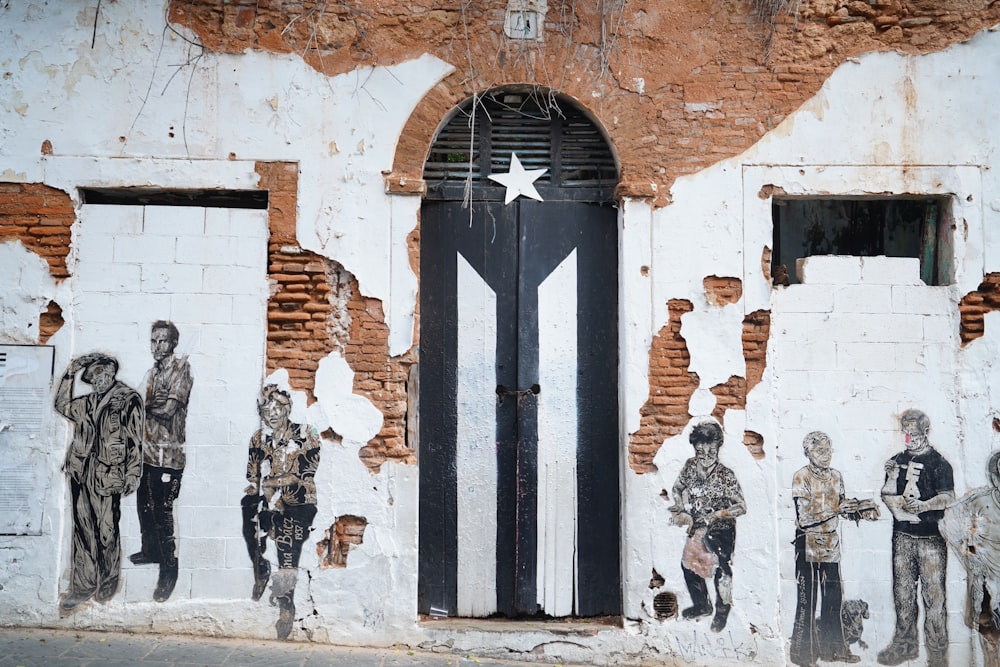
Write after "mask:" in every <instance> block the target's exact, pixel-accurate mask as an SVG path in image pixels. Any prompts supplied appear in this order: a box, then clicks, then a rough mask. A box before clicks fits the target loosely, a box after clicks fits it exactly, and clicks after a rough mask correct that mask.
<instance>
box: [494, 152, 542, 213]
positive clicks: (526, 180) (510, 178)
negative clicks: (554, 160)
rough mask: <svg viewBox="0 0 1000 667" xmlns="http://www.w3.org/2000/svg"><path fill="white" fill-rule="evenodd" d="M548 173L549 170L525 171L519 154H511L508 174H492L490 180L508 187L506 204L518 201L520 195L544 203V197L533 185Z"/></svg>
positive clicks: (505, 198) (504, 201)
mask: <svg viewBox="0 0 1000 667" xmlns="http://www.w3.org/2000/svg"><path fill="white" fill-rule="evenodd" d="M547 171H548V169H529V170H527V171H525V169H524V167H522V166H521V161H520V160H518V159H517V153H511V154H510V171H508V172H507V173H506V174H490V175H489V179H490V180H491V181H496V182H497V183H499V184H500V185H503V186H506V187H507V194H506V196H505V197H504V200H503V203H504V204H509V203H511V202H512V201H514V200H515V199H517V197H518V195H524V196H525V197H531V198H532V199H537V200H538V201H543V200H542V196H541V195H540V194H538V190H536V189H535V186H534V185H532V184H533V183H534V182H535V181H536V180H537V179H538V178H539V177H541V175H542V174H544V173H545V172H547Z"/></svg>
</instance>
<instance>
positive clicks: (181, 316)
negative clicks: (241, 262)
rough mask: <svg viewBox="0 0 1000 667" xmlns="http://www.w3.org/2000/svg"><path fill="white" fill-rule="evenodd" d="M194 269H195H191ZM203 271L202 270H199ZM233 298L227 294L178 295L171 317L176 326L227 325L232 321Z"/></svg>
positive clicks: (173, 302) (171, 310)
mask: <svg viewBox="0 0 1000 667" xmlns="http://www.w3.org/2000/svg"><path fill="white" fill-rule="evenodd" d="M189 268H194V267H189ZM198 271H199V272H200V271H201V268H200V267H199V268H198ZM232 312H233V297H231V296H228V295H225V294H220V295H216V294H211V293H201V292H200V290H199V291H198V293H189V294H180V295H176V298H174V299H172V302H171V306H170V315H171V317H172V318H173V322H174V324H176V325H178V326H180V325H181V324H187V325H189V326H199V325H205V324H226V323H228V322H230V321H231V318H232Z"/></svg>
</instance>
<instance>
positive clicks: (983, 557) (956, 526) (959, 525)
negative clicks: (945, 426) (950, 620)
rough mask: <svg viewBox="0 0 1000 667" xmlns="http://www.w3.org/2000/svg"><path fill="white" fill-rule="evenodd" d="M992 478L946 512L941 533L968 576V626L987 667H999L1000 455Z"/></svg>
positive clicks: (992, 464)
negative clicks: (974, 633) (977, 639)
mask: <svg viewBox="0 0 1000 667" xmlns="http://www.w3.org/2000/svg"><path fill="white" fill-rule="evenodd" d="M987 472H988V473H989V478H990V485H989V486H985V487H980V488H978V489H974V490H972V491H970V492H969V493H968V494H966V496H965V497H964V498H962V500H961V501H959V502H958V503H956V504H954V505H952V506H951V507H949V508H948V509H947V510H945V513H944V518H943V519H942V520H941V523H940V524H939V528H940V529H941V534H942V535H943V536H944V539H945V540H946V541H947V542H948V545H949V546H950V547H951V548H952V551H953V552H954V553H955V554H956V555H957V556H958V559H959V561H960V562H961V563H962V565H963V566H964V567H965V571H966V573H967V575H968V588H969V590H968V597H967V598H966V607H965V624H966V625H968V626H969V627H970V628H972V629H973V630H975V631H977V632H978V633H979V645H980V647H981V648H982V650H983V663H984V665H985V667H1000V451H996V452H993V454H992V455H991V456H990V459H989V463H988V464H987Z"/></svg>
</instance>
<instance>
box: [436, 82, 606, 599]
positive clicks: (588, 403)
mask: <svg viewBox="0 0 1000 667" xmlns="http://www.w3.org/2000/svg"><path fill="white" fill-rule="evenodd" d="M515 155H516V158H517V160H516V161H515V160H514V157H513V156H515ZM516 162H520V163H521V165H522V167H523V169H524V170H526V171H527V172H529V173H530V172H532V171H533V170H539V169H545V170H546V171H545V173H544V174H543V175H541V176H540V177H538V178H537V180H534V181H533V183H532V184H531V185H532V186H533V187H534V188H535V190H534V191H533V194H536V195H537V196H538V199H540V201H539V200H537V199H535V198H530V197H527V196H518V197H516V198H515V197H512V196H511V189H510V188H509V187H504V186H503V185H500V184H498V183H496V182H494V181H493V180H490V178H489V176H490V175H503V174H508V173H509V174H511V175H512V177H513V175H514V174H516V173H517V171H518V170H517V164H516ZM424 179H425V181H426V183H427V186H428V194H427V197H426V198H425V200H424V202H423V204H422V207H421V230H420V234H421V239H420V243H421V251H420V445H419V464H420V536H419V539H420V546H419V592H418V601H419V610H420V612H421V613H430V614H436V615H440V614H447V615H450V616H463V617H484V616H490V615H495V614H502V615H505V616H508V617H515V616H524V615H529V616H534V615H547V616H597V615H606V614H618V613H620V610H621V581H620V546H619V545H620V500H619V453H618V320H617V312H618V268H617V265H618V261H617V259H618V236H617V228H618V227H617V219H618V216H617V207H616V205H615V202H614V199H613V193H614V188H615V186H616V185H617V182H618V174H617V169H616V166H615V161H614V158H613V155H612V153H611V150H610V148H609V146H608V143H607V141H606V140H605V138H604V136H603V135H602V133H601V131H600V129H599V128H598V127H596V126H595V125H594V123H593V122H592V121H591V120H590V119H589V118H587V117H586V116H585V115H584V114H583V113H582V111H581V110H580V109H579V108H577V107H576V106H575V105H574V104H573V102H572V101H570V100H569V99H566V98H562V97H560V96H557V95H555V94H552V93H549V92H547V91H540V90H539V89H529V90H523V91H522V90H512V89H509V88H508V89H503V90H498V91H492V92H490V93H488V94H486V95H483V96H481V97H477V98H476V99H474V100H469V101H468V102H467V103H466V104H464V105H463V106H462V107H461V109H460V110H459V111H458V113H456V114H455V115H454V116H453V118H452V119H451V120H450V121H449V122H448V123H447V124H446V125H445V126H444V127H443V128H442V129H441V131H440V132H439V133H438V136H437V138H436V139H435V141H434V144H433V146H432V148H431V151H430V153H429V156H428V160H427V162H426V164H425V167H424ZM516 180H517V179H516ZM528 180H530V179H528ZM518 183H520V184H522V185H523V183H524V179H519V180H518ZM509 184H510V183H509V181H508V185H509ZM521 189H522V191H529V189H528V188H524V187H522V188H521ZM516 192H517V190H516V188H515V190H514V193H515V194H516ZM505 199H507V200H510V201H509V203H505Z"/></svg>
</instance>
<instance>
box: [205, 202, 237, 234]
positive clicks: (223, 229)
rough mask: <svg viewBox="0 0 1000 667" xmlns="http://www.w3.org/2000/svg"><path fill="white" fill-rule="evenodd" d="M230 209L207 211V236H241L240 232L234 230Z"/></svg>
mask: <svg viewBox="0 0 1000 667" xmlns="http://www.w3.org/2000/svg"><path fill="white" fill-rule="evenodd" d="M229 211H230V209H226V208H206V209H205V234H206V235H208V236H239V230H236V229H234V228H233V223H232V217H231V216H230V215H229Z"/></svg>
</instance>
